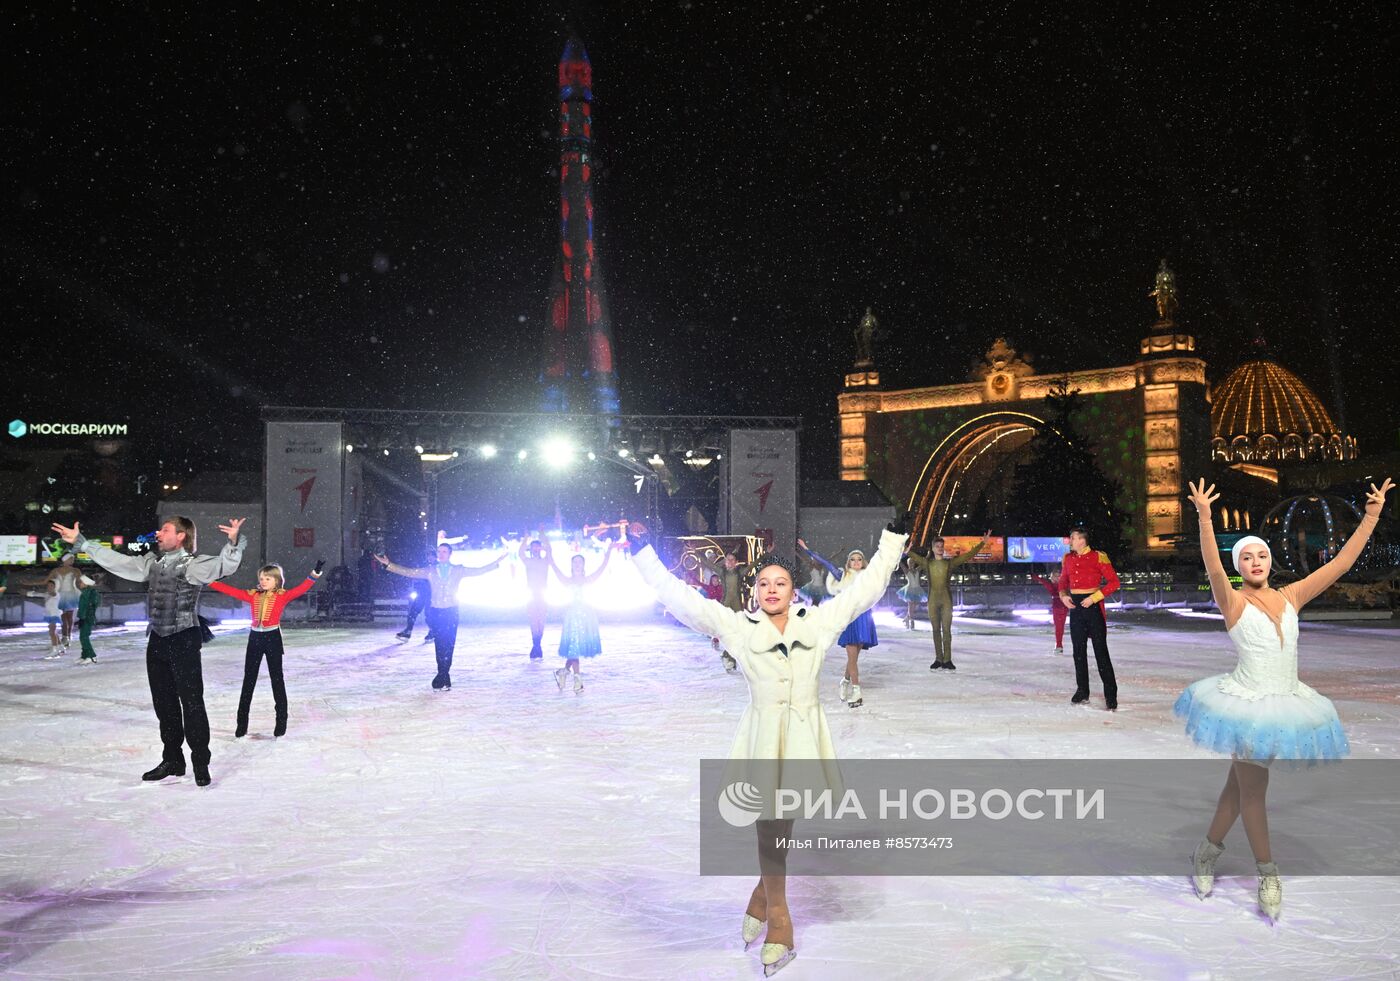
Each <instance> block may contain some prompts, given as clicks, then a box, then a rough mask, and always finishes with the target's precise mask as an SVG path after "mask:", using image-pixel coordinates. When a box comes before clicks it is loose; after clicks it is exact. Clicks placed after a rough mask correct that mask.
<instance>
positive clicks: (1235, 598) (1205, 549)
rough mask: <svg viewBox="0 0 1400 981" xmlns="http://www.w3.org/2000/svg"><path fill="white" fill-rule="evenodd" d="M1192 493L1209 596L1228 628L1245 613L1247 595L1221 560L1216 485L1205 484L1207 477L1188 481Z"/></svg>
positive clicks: (1189, 497) (1190, 496)
mask: <svg viewBox="0 0 1400 981" xmlns="http://www.w3.org/2000/svg"><path fill="white" fill-rule="evenodd" d="M1186 486H1188V487H1190V488H1191V493H1190V494H1188V495H1187V499H1188V500H1190V502H1191V503H1192V504H1194V505H1196V518H1197V523H1198V524H1199V525H1200V526H1201V559H1202V561H1204V562H1205V565H1206V576H1207V577H1208V578H1209V579H1210V596H1211V599H1213V600H1215V605H1216V607H1218V608H1219V610H1220V612H1221V613H1223V614H1224V615H1225V627H1226V629H1229V628H1230V627H1233V626H1234V625H1235V622H1236V621H1237V620H1239V618H1240V614H1242V613H1244V597H1243V596H1241V595H1240V594H1239V593H1237V592H1236V591H1235V587H1234V586H1232V585H1230V576H1229V574H1228V573H1227V572H1226V571H1225V563H1223V562H1221V561H1220V548H1219V546H1217V545H1216V543H1215V527H1214V519H1213V518H1212V517H1211V514H1210V506H1211V505H1212V504H1214V503H1215V502H1216V501H1218V500H1220V495H1219V494H1217V493H1215V485H1214V484H1211V485H1210V486H1209V487H1207V486H1206V479H1205V478H1204V477H1202V478H1201V480H1200V482H1199V483H1194V484H1187V485H1186Z"/></svg>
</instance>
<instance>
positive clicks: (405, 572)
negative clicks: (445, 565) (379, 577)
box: [375, 545, 510, 582]
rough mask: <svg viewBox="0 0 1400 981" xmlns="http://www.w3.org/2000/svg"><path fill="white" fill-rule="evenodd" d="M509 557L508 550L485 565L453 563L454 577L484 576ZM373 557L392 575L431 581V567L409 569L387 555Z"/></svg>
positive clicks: (441, 546) (448, 547) (444, 546)
mask: <svg viewBox="0 0 1400 981" xmlns="http://www.w3.org/2000/svg"><path fill="white" fill-rule="evenodd" d="M438 547H439V548H447V549H449V550H450V548H451V547H450V546H447V545H440V546H438ZM509 557H510V553H509V552H505V553H503V554H501V555H498V556H496V557H495V558H494V559H492V560H491V561H490V562H488V563H486V564H485V565H479V566H466V565H453V566H452V569H453V575H454V576H456V577H458V578H470V577H471V576H484V575H486V573H488V572H490V571H491V570H492V569H494V568H496V566H498V565H500V564H501V563H502V562H504V561H505V560H506V559H507V558H509ZM375 559H376V560H377V561H378V562H379V564H380V565H382V566H383V567H384V568H386V569H388V570H389V571H390V572H392V573H394V575H396V576H404V577H406V578H408V579H427V580H428V581H430V582H432V581H433V570H432V569H411V568H409V567H408V566H403V565H399V564H398V563H397V562H390V561H389V557H388V556H386V555H376V556H375Z"/></svg>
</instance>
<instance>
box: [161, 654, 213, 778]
mask: <svg viewBox="0 0 1400 981" xmlns="http://www.w3.org/2000/svg"><path fill="white" fill-rule="evenodd" d="M201 640H202V638H201V636H200V630H199V628H198V627H191V628H190V629H188V630H181V631H180V632H179V633H176V634H171V635H170V636H169V637H162V636H160V635H159V634H151V636H150V639H149V640H147V641H146V680H147V681H148V682H150V685H151V705H152V707H153V708H155V710H156V718H157V719H159V720H160V741H161V743H162V745H163V749H162V751H161V759H163V760H164V761H165V762H167V763H173V764H175V765H178V766H180V767H183V766H184V765H185V750H184V746H183V744H184V743H189V746H190V759H191V760H192V761H194V762H195V763H201V764H204V765H206V766H207V765H208V764H209V716H208V715H207V714H206V713H205V711H204V670H203V666H202V665H201V663H200V643H201Z"/></svg>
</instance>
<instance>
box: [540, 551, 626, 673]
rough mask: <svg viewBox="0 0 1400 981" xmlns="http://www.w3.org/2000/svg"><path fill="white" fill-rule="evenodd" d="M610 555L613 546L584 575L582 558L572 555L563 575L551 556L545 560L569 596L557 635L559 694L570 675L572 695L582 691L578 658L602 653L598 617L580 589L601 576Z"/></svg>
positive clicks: (562, 571)
mask: <svg viewBox="0 0 1400 981" xmlns="http://www.w3.org/2000/svg"><path fill="white" fill-rule="evenodd" d="M612 554H613V546H611V545H610V546H609V547H608V550H607V551H605V552H604V553H603V562H602V564H601V565H600V566H598V568H597V569H595V570H593V572H591V573H585V572H584V562H583V556H582V555H575V556H574V557H573V558H572V559H571V560H570V561H569V574H565V572H564V570H563V569H561V568H559V566H558V565H556V564H555V562H554V556H553V555H550V557H549V564H550V567H551V568H552V569H553V570H554V574H555V575H556V576H558V577H559V581H560V582H562V583H563V584H564V585H565V586H567V587H569V592H570V594H571V596H572V599H571V600H570V602H569V608H568V609H566V610H565V611H564V626H563V628H562V630H561V631H560V636H559V656H560V657H562V658H564V666H563V667H562V668H560V669H559V670H558V671H555V672H554V680H555V682H556V683H557V684H558V685H559V690H560V691H563V690H564V686H565V685H566V684H569V683H570V679H569V676H570V675H571V674H572V675H573V681H572V684H573V688H574V694H578V693H580V692H582V691H583V679H581V678H580V677H579V672H578V662H579V659H580V658H584V657H597V656H598V655H599V654H601V653H603V642H602V640H601V639H600V638H599V636H598V614H596V613H594V612H593V607H591V606H589V605H588V604H587V603H586V602H585V601H584V599H583V588H584V587H585V586H587V585H588V584H589V583H591V582H594V581H595V580H597V579H598V577H599V576H601V575H602V574H603V570H605V569H606V568H607V567H608V561H609V560H610V559H611V558H612Z"/></svg>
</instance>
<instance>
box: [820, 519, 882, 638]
mask: <svg viewBox="0 0 1400 981" xmlns="http://www.w3.org/2000/svg"><path fill="white" fill-rule="evenodd" d="M901 527H902V526H901V525H900V524H899V523H898V522H896V523H894V524H892V525H891V527H890V528H888V529H886V530H885V531H883V532H881V533H880V545H879V547H878V548H877V549H876V550H875V557H874V558H873V559H871V560H870V564H869V565H868V566H866V567H865V568H864V569H860V570H855V571H853V573H852V575H851V576H850V578H849V580H848V581H846V588H845V589H842V590H841V591H840V592H838V593H836V595H835V596H833V597H832V598H831V599H829V600H827V601H826V602H825V603H823V604H822V605H821V606H819V607H817V608H816V609H814V610H812V612H811V613H809V614H808V616H810V617H811V618H812V620H813V621H814V622H815V623H817V624H818V626H819V627H830V628H832V629H835V630H840V629H841V628H842V627H844V626H845V625H846V624H848V623H850V622H851V621H852V620H854V619H855V618H856V617H857V616H859V615H860V614H861V613H863V612H864V611H866V610H868V609H870V608H871V607H872V606H874V605H875V604H876V603H878V602H879V601H880V597H881V596H884V595H885V588H886V587H887V586H889V584H890V576H892V575H894V570H895V568H896V567H897V566H898V565H899V558H900V556H901V555H902V554H903V551H904V543H905V541H906V540H907V537H906V536H905V535H904V534H903V533H902V531H896V530H894V529H895V528H901ZM798 544H799V545H801V542H799V543H798ZM802 547H803V548H804V549H805V548H806V546H802ZM808 554H809V555H812V556H813V557H816V556H815V553H812V552H810V551H809V552H808Z"/></svg>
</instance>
